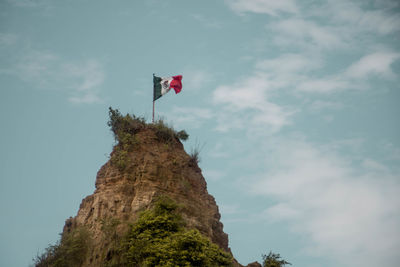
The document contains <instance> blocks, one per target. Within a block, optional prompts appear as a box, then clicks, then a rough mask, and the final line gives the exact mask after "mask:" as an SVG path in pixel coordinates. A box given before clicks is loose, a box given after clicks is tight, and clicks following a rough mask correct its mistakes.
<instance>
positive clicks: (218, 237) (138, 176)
mask: <svg viewBox="0 0 400 267" xmlns="http://www.w3.org/2000/svg"><path fill="white" fill-rule="evenodd" d="M136 140H137V143H136V144H135V145H134V148H133V150H132V151H130V152H129V153H128V154H127V157H126V162H128V163H127V165H126V168H125V169H124V170H120V169H118V168H117V167H116V166H115V164H113V163H112V161H111V160H110V161H108V162H107V163H106V164H105V165H103V166H102V167H101V168H100V170H99V171H98V173H97V177H96V190H95V192H94V193H93V194H92V195H90V196H87V197H86V198H85V199H83V201H82V203H81V205H80V208H79V211H78V214H77V216H76V217H74V218H70V219H68V220H67V221H66V223H65V226H64V232H69V231H71V230H73V229H74V228H77V227H80V226H85V227H86V228H87V229H88V230H89V232H90V235H91V237H92V242H93V244H94V245H93V246H92V248H91V249H90V251H89V253H88V256H87V258H86V260H85V264H84V265H85V266H102V262H103V261H104V258H105V257H107V254H108V250H109V248H110V245H111V244H110V242H108V241H107V239H106V238H105V235H104V231H103V229H102V226H103V225H104V222H106V221H107V220H118V222H119V224H118V226H117V228H116V234H117V235H120V236H122V235H123V233H124V232H126V231H127V229H128V223H132V222H134V221H135V219H136V218H137V217H138V213H139V212H140V211H141V210H144V209H146V208H149V207H150V206H151V203H152V202H153V201H154V199H155V198H157V196H161V195H162V196H168V197H169V198H171V199H173V200H175V201H176V202H177V203H178V204H179V205H181V206H182V216H183V218H184V220H185V222H186V226H187V227H188V228H196V229H198V230H199V231H200V232H201V233H202V234H204V235H205V236H207V237H208V238H209V239H210V240H211V241H212V242H214V243H215V244H217V245H219V246H220V247H221V248H222V249H224V250H225V251H228V252H229V251H230V250H229V247H228V236H227V234H225V233H224V232H223V225H222V223H221V222H220V217H221V216H220V213H219V211H218V206H217V205H216V203H215V200H214V197H212V196H211V195H210V194H208V192H207V185H206V182H205V179H204V177H203V176H202V174H201V170H200V168H199V167H198V166H197V163H196V162H195V161H193V160H191V157H190V156H189V155H188V154H187V153H186V152H185V151H184V148H183V145H182V144H181V143H180V141H179V140H178V139H177V138H175V139H174V140H172V141H170V142H168V143H165V142H160V140H159V138H158V137H157V135H156V132H155V131H154V129H151V128H145V129H143V130H141V131H140V132H138V133H137V134H136ZM114 153H117V152H116V151H115V150H114V151H113V152H112V153H111V158H112V157H113V154H114Z"/></svg>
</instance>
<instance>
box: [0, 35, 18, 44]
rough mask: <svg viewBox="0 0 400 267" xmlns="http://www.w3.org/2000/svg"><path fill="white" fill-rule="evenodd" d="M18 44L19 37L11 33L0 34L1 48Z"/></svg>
mask: <svg viewBox="0 0 400 267" xmlns="http://www.w3.org/2000/svg"><path fill="white" fill-rule="evenodd" d="M16 42H17V35H15V34H11V33H0V46H2V45H4V46H8V45H13V44H15V43H16Z"/></svg>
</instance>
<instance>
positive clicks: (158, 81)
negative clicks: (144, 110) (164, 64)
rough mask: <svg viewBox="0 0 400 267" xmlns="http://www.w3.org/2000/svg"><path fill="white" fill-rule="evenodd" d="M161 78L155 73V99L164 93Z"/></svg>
mask: <svg viewBox="0 0 400 267" xmlns="http://www.w3.org/2000/svg"><path fill="white" fill-rule="evenodd" d="M161 80H162V79H161V78H160V77H157V76H155V75H153V90H154V93H153V101H156V100H157V99H159V98H160V97H161V96H162V94H161Z"/></svg>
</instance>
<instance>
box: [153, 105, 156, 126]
mask: <svg viewBox="0 0 400 267" xmlns="http://www.w3.org/2000/svg"><path fill="white" fill-rule="evenodd" d="M155 102H156V101H154V100H153V123H154V103H155Z"/></svg>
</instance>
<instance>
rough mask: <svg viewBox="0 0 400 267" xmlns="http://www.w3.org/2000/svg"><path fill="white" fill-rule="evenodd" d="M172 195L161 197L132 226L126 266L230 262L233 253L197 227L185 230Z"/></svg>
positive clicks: (170, 266) (205, 266)
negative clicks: (224, 249) (220, 246)
mask: <svg viewBox="0 0 400 267" xmlns="http://www.w3.org/2000/svg"><path fill="white" fill-rule="evenodd" d="M177 208H178V206H177V205H176V204H175V203H174V202H173V201H172V200H170V199H162V200H159V201H158V202H157V203H156V204H155V207H154V208H153V209H151V210H148V211H145V212H143V213H142V214H141V215H140V217H139V219H138V220H137V222H136V223H135V224H134V225H133V226H132V229H131V231H130V232H129V234H128V237H127V242H126V244H125V250H126V259H127V260H126V265H127V266H149V267H161V266H163V267H165V266H166V267H173V266H204V267H211V266H231V264H232V256H231V255H230V254H228V253H227V252H225V251H223V250H222V249H221V248H219V247H218V246H217V245H216V244H214V243H212V242H211V241H210V240H209V239H208V238H206V237H205V236H203V235H202V234H201V233H200V232H199V231H198V230H186V229H185V228H184V227H183V220H182V218H181V216H180V215H179V214H178V213H177Z"/></svg>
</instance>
